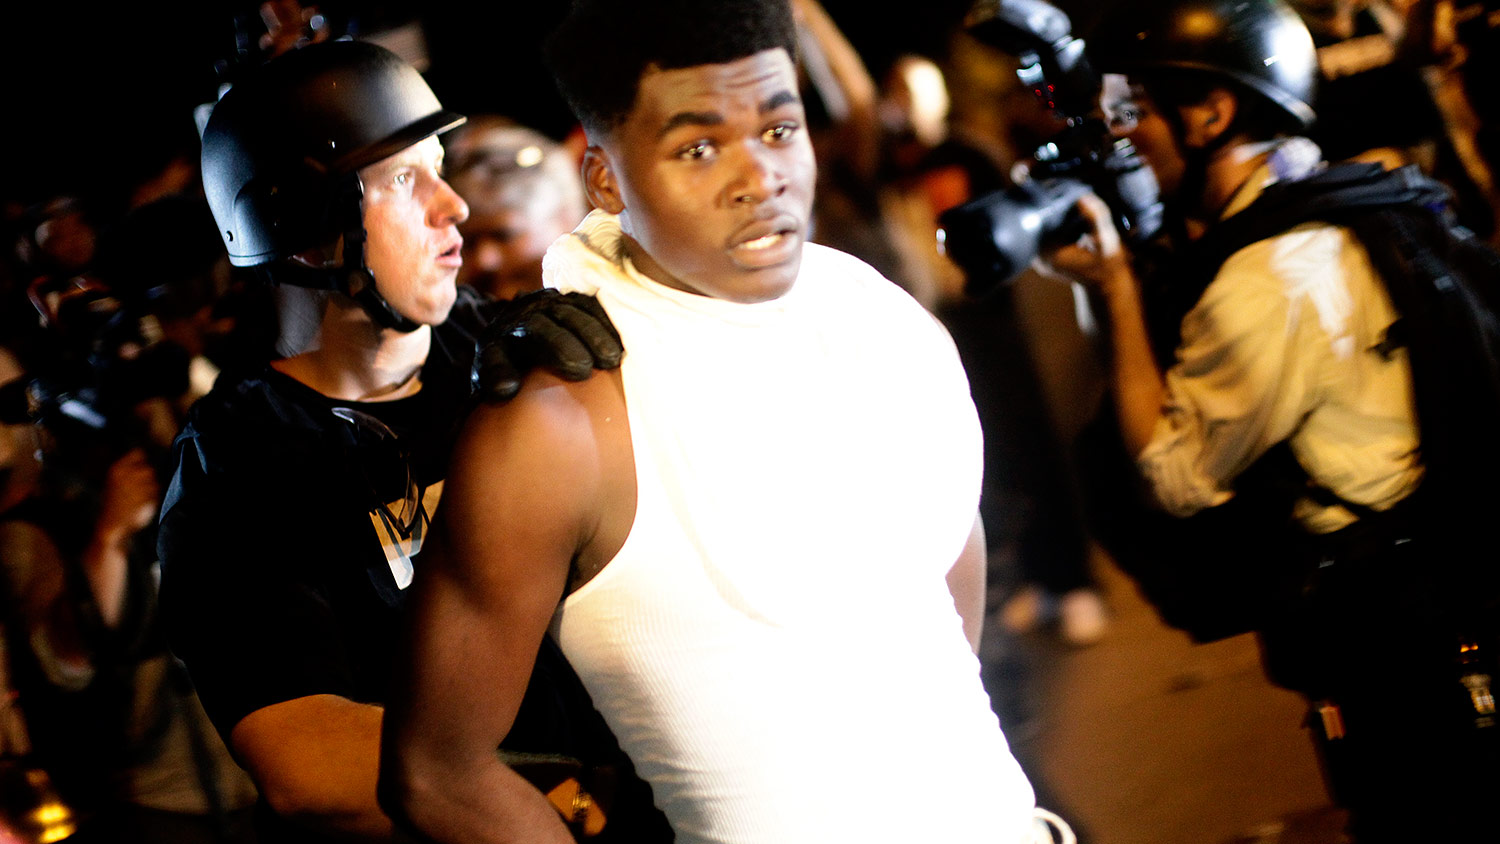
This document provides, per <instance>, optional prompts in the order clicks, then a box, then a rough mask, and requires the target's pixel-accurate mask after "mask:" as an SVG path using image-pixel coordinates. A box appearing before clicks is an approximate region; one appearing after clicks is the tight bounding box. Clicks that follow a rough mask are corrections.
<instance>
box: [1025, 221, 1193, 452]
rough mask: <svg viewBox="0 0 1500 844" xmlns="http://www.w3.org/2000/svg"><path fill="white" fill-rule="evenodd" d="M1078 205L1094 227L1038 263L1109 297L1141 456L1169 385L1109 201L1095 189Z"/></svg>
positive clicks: (1119, 395) (1125, 415)
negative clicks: (1154, 351) (1155, 353)
mask: <svg viewBox="0 0 1500 844" xmlns="http://www.w3.org/2000/svg"><path fill="white" fill-rule="evenodd" d="M1078 210H1079V211H1080V212H1082V214H1083V216H1084V218H1085V219H1087V220H1088V221H1089V224H1090V226H1091V227H1092V229H1093V231H1092V232H1091V233H1090V234H1087V235H1084V236H1083V237H1082V238H1080V239H1079V240H1078V242H1077V243H1074V244H1070V245H1068V246H1064V247H1062V248H1060V249H1055V250H1053V251H1052V252H1051V253H1050V254H1049V255H1047V256H1046V258H1045V260H1043V259H1038V261H1039V266H1038V269H1040V270H1041V271H1043V272H1046V271H1047V270H1048V269H1049V268H1051V269H1054V270H1061V271H1063V272H1065V273H1067V274H1068V275H1069V276H1072V277H1075V278H1077V279H1078V280H1079V281H1081V282H1083V283H1084V284H1086V285H1088V286H1089V287H1090V288H1092V289H1093V290H1096V291H1098V293H1099V295H1100V297H1101V298H1102V299H1103V300H1104V305H1105V308H1106V310H1107V311H1108V313H1109V327H1110V348H1111V351H1112V352H1113V354H1112V358H1113V359H1112V360H1111V361H1110V381H1111V384H1112V386H1113V387H1114V390H1113V392H1114V397H1115V405H1116V410H1117V411H1118V413H1119V417H1120V433H1121V435H1122V436H1123V437H1124V439H1125V445H1126V446H1127V447H1128V448H1129V449H1130V453H1131V455H1132V456H1137V455H1139V454H1140V453H1141V452H1142V451H1144V450H1145V448H1146V445H1147V444H1148V443H1150V442H1151V435H1152V433H1153V432H1154V431H1155V430H1156V424H1157V421H1158V420H1159V419H1160V418H1161V413H1162V401H1163V399H1164V398H1165V396H1166V386H1165V383H1164V382H1163V379H1162V374H1161V372H1160V370H1158V369H1157V368H1156V358H1155V357H1154V356H1153V355H1152V353H1151V343H1150V338H1149V335H1148V334H1147V333H1146V317H1145V312H1144V310H1143V308H1142V305H1141V293H1140V291H1141V286H1140V282H1139V280H1138V279H1137V278H1136V275H1135V270H1134V268H1133V267H1132V266H1131V262H1130V254H1129V253H1128V252H1127V251H1126V250H1125V245H1124V244H1123V243H1122V242H1121V240H1120V233H1119V232H1118V231H1117V230H1116V229H1115V224H1114V220H1113V218H1112V217H1111V215H1110V210H1109V206H1107V205H1105V204H1104V200H1102V199H1100V198H1099V197H1097V196H1095V195H1094V194H1091V193H1090V194H1085V195H1084V196H1083V197H1082V198H1081V199H1079V201H1078Z"/></svg>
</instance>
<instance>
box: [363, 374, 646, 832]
mask: <svg viewBox="0 0 1500 844" xmlns="http://www.w3.org/2000/svg"><path fill="white" fill-rule="evenodd" d="M614 381H615V378H614V377H612V376H603V377H599V378H595V379H592V380H591V381H586V382H582V383H578V384H566V383H563V382H561V381H558V380H557V379H556V378H555V377H553V376H549V375H537V376H533V379H532V381H531V382H530V383H529V384H528V386H527V388H526V389H524V390H523V391H522V393H521V394H520V395H519V396H518V397H517V398H516V399H515V400H514V401H512V402H511V403H509V404H507V405H504V406H492V405H491V406H481V407H479V408H478V409H477V410H476V411H475V414H474V416H473V417H471V419H470V421H469V423H468V425H467V426H466V428H465V430H464V434H463V435H462V437H461V438H460V441H459V444H458V447H457V448H456V450H455V452H454V459H453V463H452V467H451V468H450V472H449V475H448V479H447V483H446V485H445V489H444V494H443V506H442V509H441V510H440V511H439V516H438V520H437V523H436V524H435V525H434V531H433V543H434V545H433V547H432V548H431V549H430V550H426V551H424V554H423V556H424V557H426V559H425V560H424V561H423V564H422V568H421V570H420V571H419V572H418V574H417V577H416V580H415V582H414V584H413V587H412V588H413V595H412V604H411V615H410V619H409V620H410V633H409V639H408V647H409V652H408V653H407V654H405V655H404V657H403V658H402V659H401V660H399V661H398V666H397V670H396V674H395V677H394V682H393V684H392V689H393V693H392V697H391V700H390V704H389V710H388V714H387V719H386V724H385V733H384V738H385V744H384V748H383V753H382V768H381V781H380V791H381V798H382V805H384V806H385V807H386V809H387V810H388V811H389V812H391V814H392V815H393V816H394V817H397V818H398V819H399V820H401V821H403V822H405V823H410V824H411V825H412V826H413V827H415V828H416V829H417V830H419V831H420V832H421V833H422V834H423V835H424V836H427V837H430V838H431V839H433V840H436V841H442V842H464V844H480V843H481V842H496V844H498V843H499V842H517V841H526V842H542V844H546V842H556V843H557V844H564V843H565V842H571V841H572V837H571V836H570V835H569V833H568V832H567V830H566V828H565V827H564V826H563V823H562V821H561V820H560V819H559V817H558V814H557V812H556V811H555V810H554V809H553V807H552V805H551V804H550V803H548V802H547V800H546V798H545V797H544V796H543V795H542V793H541V792H540V791H538V790H537V789H535V788H534V787H532V786H531V785H530V784H529V783H528V782H526V781H525V780H524V779H522V778H521V777H520V776H519V775H518V774H517V773H516V772H515V771H513V770H511V769H510V768H509V767H507V766H506V765H505V764H503V763H502V762H501V761H500V758H499V756H498V755H497V753H496V746H497V745H498V744H499V743H500V741H501V739H503V738H504V737H505V735H506V733H507V732H508V731H509V730H510V727H511V724H512V722H513V721H514V719H515V715H516V711H517V709H518V708H519V706H520V702H521V697H522V694H523V693H524V691H525V689H526V684H527V681H528V679H529V677H530V673H531V669H532V663H533V660H534V658H535V656H536V652H537V648H538V646H539V645H540V643H541V639H542V637H543V635H545V633H546V630H547V626H548V624H549V623H550V622H551V619H552V616H553V613H554V611H555V609H556V607H557V604H558V602H559V600H561V598H562V597H563V595H564V593H565V591H566V589H567V588H568V583H569V575H570V572H571V571H572V564H573V562H574V559H575V557H577V556H579V555H580V553H581V552H582V551H584V549H585V548H586V546H588V544H589V543H590V541H591V540H592V539H593V537H594V535H595V533H596V530H597V525H598V523H599V522H598V514H597V509H598V506H597V505H598V496H599V489H600V478H599V475H600V465H599V459H600V458H599V452H600V449H599V448H598V443H597V442H596V438H595V431H594V425H595V424H596V421H597V420H596V419H595V418H593V417H591V411H590V409H589V408H587V407H585V397H586V396H588V395H598V394H600V393H601V392H602V391H609V390H612V389H615V388H614V386H613V382H614ZM538 382H540V385H539V384H538ZM606 382H609V383H606ZM617 416H618V418H620V419H621V420H623V413H619V414H617ZM600 418H602V417H600Z"/></svg>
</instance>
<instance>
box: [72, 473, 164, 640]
mask: <svg viewBox="0 0 1500 844" xmlns="http://www.w3.org/2000/svg"><path fill="white" fill-rule="evenodd" d="M160 504H161V485H160V484H159V483H157V480H156V470H155V469H153V468H152V467H151V462H150V461H149V460H148V459H147V458H146V452H145V451H143V450H141V449H135V450H134V451H131V452H130V453H128V454H126V455H125V456H124V457H121V458H120V459H119V460H116V461H115V462H114V463H113V464H111V465H110V467H109V473H108V475H107V476H106V477H105V481H104V495H103V498H102V506H101V507H100V509H99V518H98V519H97V520H96V521H95V522H94V536H93V540H92V541H91V542H90V543H89V546H88V548H87V549H86V550H85V551H84V556H83V570H84V574H86V575H87V576H88V581H89V589H90V590H91V591H92V592H93V596H94V604H95V605H96V606H97V607H98V609H99V616H100V618H101V619H102V620H103V622H104V624H105V626H107V627H115V626H116V625H118V624H119V623H120V614H121V612H122V611H123V610H124V607H125V579H126V578H125V575H126V568H127V563H128V553H129V547H130V541H131V539H132V538H134V537H135V535H136V534H137V533H139V532H140V531H141V530H143V529H145V528H146V527H147V526H149V525H150V524H151V522H152V520H153V519H155V518H156V510H157V507H158V506H160Z"/></svg>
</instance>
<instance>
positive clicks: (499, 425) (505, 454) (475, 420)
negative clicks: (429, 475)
mask: <svg viewBox="0 0 1500 844" xmlns="http://www.w3.org/2000/svg"><path fill="white" fill-rule="evenodd" d="M633 458H634V455H633V452H632V449H631V443H630V427H629V422H628V418H627V415H626V412H625V398H624V392H623V387H622V382H621V376H620V373H619V372H618V371H609V372H599V373H596V374H594V376H593V377H591V378H589V379H587V380H584V381H566V380H563V379H561V378H558V377H557V376H555V375H552V374H550V373H545V372H537V373H533V374H532V375H530V376H528V377H527V379H526V383H525V384H524V386H523V387H522V388H521V392H520V393H518V394H517V395H516V396H515V398H513V399H511V400H510V401H509V402H506V403H504V404H485V405H483V406H481V407H478V408H476V409H475V411H474V412H473V413H472V414H471V415H470V416H469V418H468V419H467V420H466V421H465V424H464V428H463V431H462V433H461V434H460V436H459V440H458V443H457V444H456V446H455V449H454V454H453V459H452V461H451V464H450V468H449V477H448V486H447V491H446V492H445V493H444V502H445V503H444V507H445V508H446V507H448V506H449V505H450V503H452V504H454V505H457V507H458V509H459V511H460V512H462V513H466V514H467V518H468V519H470V520H472V523H473V524H474V526H476V527H477V526H479V525H481V524H483V525H484V526H486V528H485V529H486V530H493V531H499V530H502V529H509V530H511V531H515V530H524V531H526V533H527V534H529V535H532V536H535V535H537V534H539V533H550V534H552V536H553V542H554V547H556V544H561V545H566V546H567V547H568V549H569V554H570V556H571V557H572V558H573V559H574V560H575V562H576V563H577V564H579V565H583V566H585V567H589V568H597V567H598V566H602V565H603V562H605V561H608V559H610V558H611V557H612V556H613V554H614V552H615V551H616V550H618V548H619V546H620V544H621V543H622V542H623V541H624V536H625V535H626V533H628V531H629V527H630V524H631V521H632V519H633V518H634V513H635V474H634V459H633ZM460 502H462V503H460Z"/></svg>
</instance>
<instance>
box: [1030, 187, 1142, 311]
mask: <svg viewBox="0 0 1500 844" xmlns="http://www.w3.org/2000/svg"><path fill="white" fill-rule="evenodd" d="M1078 210H1079V212H1080V213H1081V214H1082V215H1083V218H1084V219H1085V220H1087V221H1088V223H1089V229H1090V231H1089V233H1088V234H1086V235H1084V236H1083V237H1081V238H1079V239H1078V241H1077V242H1076V243H1070V244H1068V245H1067V246H1062V247H1059V248H1057V249H1054V250H1052V251H1051V252H1050V253H1048V254H1046V255H1044V256H1042V257H1039V258H1038V259H1037V260H1038V262H1039V266H1038V269H1039V270H1040V271H1041V272H1043V273H1047V274H1053V275H1055V274H1057V273H1058V272H1061V273H1064V274H1066V275H1067V276H1070V277H1072V278H1076V279H1077V280H1079V281H1081V282H1083V283H1084V284H1086V285H1088V286H1089V287H1090V288H1092V289H1094V290H1096V291H1098V292H1099V293H1100V294H1102V295H1103V296H1104V297H1105V298H1110V297H1112V296H1114V295H1117V294H1118V293H1121V292H1127V293H1128V292H1130V291H1133V290H1136V289H1138V287H1139V285H1138V283H1137V281H1136V277H1135V270H1134V269H1132V267H1131V263H1130V253H1129V252H1127V251H1126V250H1125V244H1124V243H1123V242H1122V241H1121V239H1120V232H1119V231H1118V230H1117V229H1116V228H1115V223H1114V218H1113V217H1112V216H1111V214H1110V210H1109V206H1108V205H1105V204H1104V200H1102V199H1100V198H1099V197H1098V196H1096V195H1095V194H1092V193H1086V194H1084V195H1083V196H1082V197H1080V198H1079V200H1078ZM1122 288H1129V290H1122Z"/></svg>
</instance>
